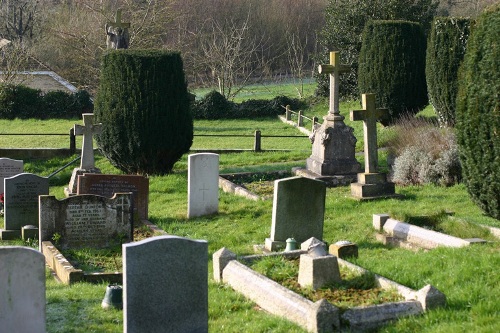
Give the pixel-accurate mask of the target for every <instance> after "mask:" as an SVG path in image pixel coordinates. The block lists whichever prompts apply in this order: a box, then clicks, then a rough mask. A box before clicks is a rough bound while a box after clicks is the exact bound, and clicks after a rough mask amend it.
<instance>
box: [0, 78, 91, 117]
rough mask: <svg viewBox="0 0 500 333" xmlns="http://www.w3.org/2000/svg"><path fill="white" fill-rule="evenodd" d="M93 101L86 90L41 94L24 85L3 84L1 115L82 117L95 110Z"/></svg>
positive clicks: (0, 91)
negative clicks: (83, 114)
mask: <svg viewBox="0 0 500 333" xmlns="http://www.w3.org/2000/svg"><path fill="white" fill-rule="evenodd" d="M92 110H93V104H92V100H91V98H90V95H89V93H88V92H87V91H85V90H80V91H78V92H76V93H67V92H64V91H50V92H47V93H45V94H44V93H42V91H41V90H39V89H32V88H29V87H26V86H23V85H13V84H1V85H0V118H2V119H14V118H19V119H27V118H35V119H48V118H81V116H82V113H88V112H92Z"/></svg>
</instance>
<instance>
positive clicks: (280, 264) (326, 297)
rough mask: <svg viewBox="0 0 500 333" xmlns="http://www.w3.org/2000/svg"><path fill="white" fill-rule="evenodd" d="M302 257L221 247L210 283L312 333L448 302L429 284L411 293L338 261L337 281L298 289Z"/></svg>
mask: <svg viewBox="0 0 500 333" xmlns="http://www.w3.org/2000/svg"><path fill="white" fill-rule="evenodd" d="M306 243H308V242H305V243H303V245H302V248H304V244H306ZM302 255H306V256H309V253H308V251H306V250H295V251H287V252H280V253H276V252H275V253H271V254H263V255H252V256H242V257H237V256H236V255H235V254H234V253H232V252H231V251H229V250H228V249H226V248H222V249H220V250H219V251H217V252H216V253H214V255H213V265H214V279H215V280H216V281H218V282H223V283H226V284H228V285H230V286H231V287H232V288H233V289H234V290H236V291H237V292H239V293H242V294H243V295H244V296H246V297H247V298H249V299H251V300H252V301H254V302H255V303H256V304H257V305H258V306H259V307H260V308H262V309H264V310H266V311H268V312H270V313H272V314H275V315H278V316H281V317H284V318H286V319H288V320H290V321H292V322H294V323H296V324H298V325H300V326H302V327H303V328H305V329H307V330H308V331H311V332H332V331H345V330H352V331H356V332H357V331H366V330H373V329H376V328H377V327H380V326H382V325H384V324H387V323H388V322H390V321H394V320H397V319H398V318H400V317H404V316H409V315H418V314H421V313H423V312H425V311H426V310H428V309H431V308H434V307H436V306H442V305H444V304H445V303H446V298H445V296H444V294H442V293H441V292H440V291H438V290H437V289H435V288H434V287H432V286H431V285H427V286H425V287H423V288H422V289H420V290H418V291H417V290H412V289H410V288H408V287H406V286H403V285H400V284H398V283H397V282H394V281H391V280H389V279H386V278H384V277H382V276H379V275H377V274H373V273H371V272H369V271H367V270H365V269H364V268H362V267H360V266H357V265H354V264H352V263H350V262H348V261H346V260H342V259H340V258H336V257H334V258H336V260H337V262H338V265H339V271H340V272H341V274H340V276H341V281H339V282H338V283H332V284H328V285H325V286H323V287H322V288H319V289H317V290H313V289H312V288H310V287H305V288H303V287H300V286H297V284H298V283H297V280H296V279H297V277H296V275H297V271H298V270H300V269H301V268H298V267H297V261H298V258H300V257H301V256H302ZM327 257H328V256H321V257H319V258H316V259H324V258H327ZM331 257H332V256H330V259H331ZM299 265H300V264H299ZM306 269H310V268H309V267H307V268H306ZM312 270H313V274H324V273H320V272H318V271H315V270H314V269H312ZM262 273H264V274H262ZM299 274H300V273H299ZM299 279H300V278H299Z"/></svg>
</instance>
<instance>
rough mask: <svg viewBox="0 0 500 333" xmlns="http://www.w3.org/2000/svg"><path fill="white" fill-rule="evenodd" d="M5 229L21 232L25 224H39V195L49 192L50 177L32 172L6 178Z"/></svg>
mask: <svg viewBox="0 0 500 333" xmlns="http://www.w3.org/2000/svg"><path fill="white" fill-rule="evenodd" d="M4 182H5V183H4V184H5V189H4V190H5V196H4V222H5V230H7V231H8V230H15V231H17V232H18V233H19V235H20V233H21V228H22V227H23V226H25V225H38V196H39V195H48V194H49V179H48V178H46V177H40V176H37V175H34V174H31V173H21V174H19V175H16V176H14V177H10V178H5V180H4Z"/></svg>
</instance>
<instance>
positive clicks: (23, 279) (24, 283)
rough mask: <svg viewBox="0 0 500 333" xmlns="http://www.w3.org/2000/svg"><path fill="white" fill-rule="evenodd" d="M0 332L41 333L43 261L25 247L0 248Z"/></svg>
mask: <svg viewBox="0 0 500 333" xmlns="http://www.w3.org/2000/svg"><path fill="white" fill-rule="evenodd" d="M0 281H1V283H2V288H1V289H0V290H1V293H0V331H2V332H30V333H45V332H46V329H45V307H46V305H45V304H46V302H45V260H44V257H43V255H42V254H41V253H40V252H38V251H36V250H34V249H32V248H28V247H22V246H1V247H0Z"/></svg>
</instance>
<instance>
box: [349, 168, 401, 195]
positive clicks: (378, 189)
mask: <svg viewBox="0 0 500 333" xmlns="http://www.w3.org/2000/svg"><path fill="white" fill-rule="evenodd" d="M351 195H352V196H353V197H354V198H356V199H361V200H369V199H377V198H387V197H395V196H398V195H397V194H396V191H395V185H394V183H391V182H388V181H387V176H386V174H385V173H359V174H358V182H357V183H352V184H351Z"/></svg>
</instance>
